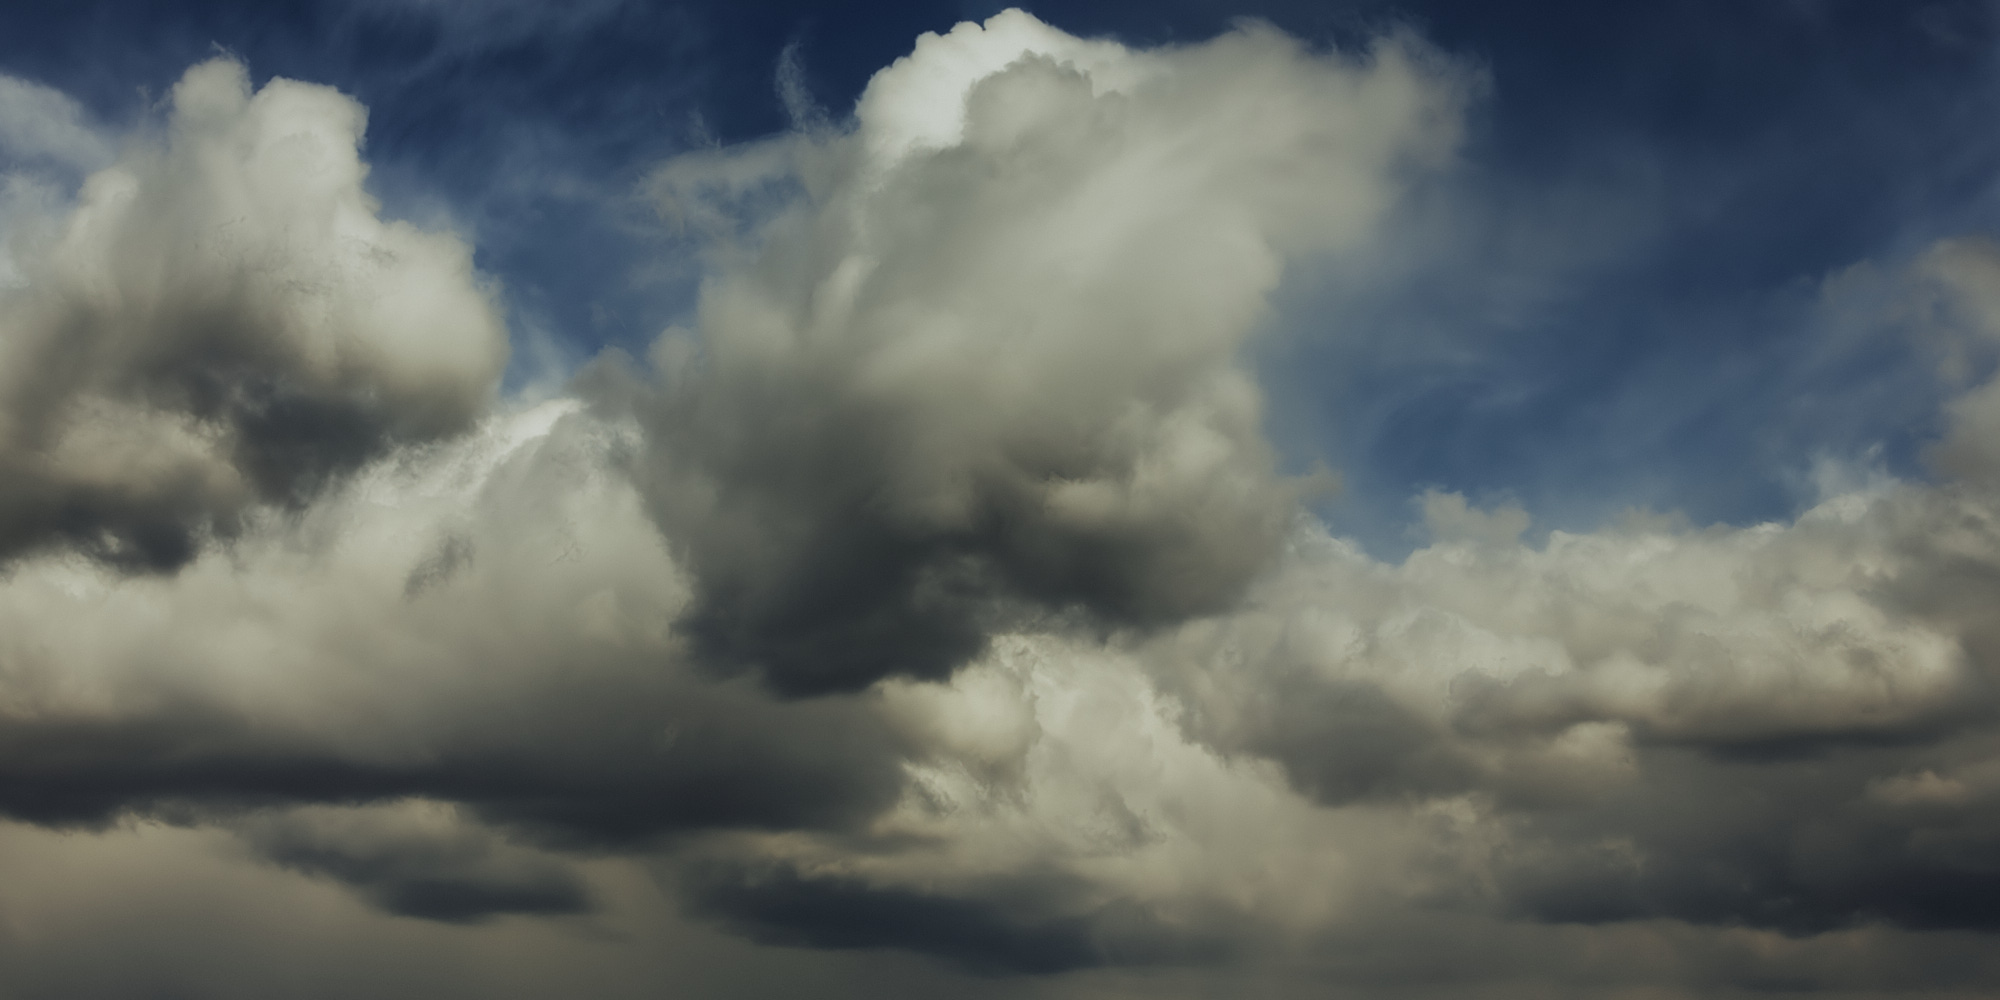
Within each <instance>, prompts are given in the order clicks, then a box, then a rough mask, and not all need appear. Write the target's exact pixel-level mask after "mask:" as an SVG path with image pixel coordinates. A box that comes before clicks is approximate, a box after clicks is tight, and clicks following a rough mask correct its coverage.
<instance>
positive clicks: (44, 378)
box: [0, 60, 507, 569]
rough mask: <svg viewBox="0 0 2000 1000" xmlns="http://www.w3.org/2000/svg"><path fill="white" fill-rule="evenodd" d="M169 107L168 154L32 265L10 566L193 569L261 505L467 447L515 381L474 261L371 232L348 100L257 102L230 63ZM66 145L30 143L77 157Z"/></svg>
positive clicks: (17, 341)
mask: <svg viewBox="0 0 2000 1000" xmlns="http://www.w3.org/2000/svg"><path fill="white" fill-rule="evenodd" d="M170 100H171V105H172V110H171V113H170V116H169V119H168V122H167V125H166V134H165V136H164V137H163V140H162V141H160V142H158V143H157V144H155V143H140V144H138V145H135V146H134V147H133V148H131V149H130V150H129V151H128V152H127V153H126V155H125V156H123V157H122V158H121V160H120V162H119V163H117V164H116V165H114V166H111V167H109V168H106V169H104V170H102V171H99V172H97V173H95V174H93V175H91V177H90V179H89V181H88V182H87V183H86V184H85V185H84V187H83V191H82V193H81V195H80V196H79V198H78V204H77V205H76V207H75V208H74V210H73V211H72V212H71V214H70V216H69V218H68V219H67V220H66V221H65V222H64V223H63V224H62V226H61V230H60V232H59V233H57V234H53V235H51V236H49V237H47V238H45V239H44V240H42V241H39V242H37V243H36V244H34V245H31V246H27V247H18V248H16V249H15V251H14V254H15V256H16V257H18V258H23V259H24V260H25V263H24V264H23V265H22V270H23V274H24V277H25V279H26V280H25V287H22V288H17V289H14V290H12V291H9V292H7V293H6V300H5V303H4V306H0V308H4V312H0V323H4V324H5V326H4V337H0V350H4V352H5V355H4V357H0V379H4V381H0V469H4V470H5V475H4V476H0V512H4V513H0V556H12V555H17V554H19V553H22V552H27V551H32V550H34V549H36V548H42V547H47V546H50V545H57V544H65V545H69V546H73V547H78V548H81V549H83V550H85V551H88V552H90V553H92V554H93V555H96V556H98V557H100V558H103V559H107V560H110V561H112V562H116V563H120V564H124V565H133V566H141V567H150V568H158V569H171V568H174V567H177V566H179V565H180V564H182V563H184V562H186V561H187V560H188V559H189V558H191V557H192V555H193V553H194V550H195V546H196V545H197V544H198V541H199V540H200V539H201V538H203V537H212V536H218V535H219V536H224V537H226V536H229V535H233V534H235V533H236V532H237V531H238V530H239V529H240V522H241V521H242V519H243V518H244V517H245V516H246V515H247V514H248V513H249V512H250V511H251V510H252V509H253V508H254V507H255V506H256V505H259V504H276V505H279V506H284V507H297V506H298V505H301V504H304V503H307V502H309V501H310V500H311V499H312V498H313V496H314V495H316V494H317V493H318V492H319V491H320V490H321V489H323V488H324V487H325V486H327V485H328V484H329V483H330V482H331V481H332V480H333V479H334V478H336V477H338V476H340V475H341V474H344V473H346V472H349V471H351V470H353V469H355V468H358V467H359V466H360V465H362V464H363V463H365V462H367V461H368V460H370V459H373V458H375V457H377V456H379V455H381V454H383V453H384V452H385V451H387V450H388V449H389V448H391V447H393V446H395V445H397V444H404V443H417V442H422V441H426V440H431V439H435V438H437V437H440V436H443V435H448V434H452V433H456V432H459V431H462V430H464V429H466V428H468V427H469V426H470V425H471V423H472V421H473V420H474V419H476V418H477V417H478V416H479V414H480V413H481V412H482V411H483V410H484V409H485V408H486V406H487V405H488V404H489V402H490V400H491V398H492V394H493V389H494V385H495V382H496V380H497V379H498V377H499V373H500V368H501V366H502V365H503V364H504V363H505V361H506V357H507V343H506V334H505V330H504V328H503V326H502V324H501V322H500V319H499V316H498V315H497V313H496V312H495V310H494V308H493V306H492V304H491V302H490V301H489V300H488V296H487V293H486V292H485V290H484V289H482V288H481V287H480V286H479V284H478V282H477V280H476V279H475V277H474V275H473V273H472V267H471V255H470V253H469V252H468V250H467V249H466V248H465V246H464V245H463V244H461V243H459V242H458V241H457V240H456V239H454V238H452V237H450V236H446V235H439V234H432V233H424V232H421V231H419V230H416V229H414V228H412V227H410V226H408V225H406V224H401V223H385V222H383V221H382V220H381V219H380V218H378V217H377V215H376V208H375V204H374V202H373V199H371V198H370V197H369V196H368V194H367V193H366V192H365V191H364V190H363V188H362V181H363V178H364V177H365V176H366V168H365V167H364V166H363V165H362V163H361V160H360V156H359V149H358V144H359V142H360V140H361V129H362V122H363V118H364V115H363V113H362V110H361V108H360V107H359V106H357V105H356V104H355V103H354V102H353V101H352V100H350V99H348V98H346V97H343V96H341V95H340V94H338V93H335V92H334V91H332V90H330V89H327V88H324V87H316V86H309V85H305V84H299V83H293V82H291V81H287V80H278V81H274V82H272V83H271V84H270V85H268V86H266V87H265V88H264V89H263V90H261V91H258V92H257V93H255V94H252V93H251V91H250V86H249V81H248V80H247V78H246V77H245V74H244V71H243V67H242V66H240V65H238V64H236V63H234V62H229V61H226V60H218V61H214V62H209V63H205V64H203V65H201V66H197V67H195V68H194V69H192V70H189V71H188V74H187V76H186V77H184V78H183V79H182V80H181V82H180V83H179V84H177V85H176V86H175V87H174V91H173V94H172V97H171V99H170ZM30 113H32V111H30ZM48 117H49V114H48V112H46V111H44V112H42V119H41V120H43V121H46V119H47V118H48ZM63 124H64V123H62V122H60V120H58V121H57V122H56V123H53V124H44V125H41V126H39V127H29V126H25V125H24V126H21V127H20V129H19V130H20V131H23V132H25V133H27V134H28V135H29V136H30V137H31V138H32V137H34V136H38V135H39V136H55V137H56V138H57V139H62V138H63V137H64V136H65V135H69V136H71V138H69V139H67V140H65V141H59V142H55V143H54V146H55V147H60V148H61V149H71V148H72V147H75V146H77V145H78V144H79V142H80V141H81V140H77V139H75V138H74V137H73V133H67V132H65V131H63V129H62V127H61V126H62V125H63Z"/></svg>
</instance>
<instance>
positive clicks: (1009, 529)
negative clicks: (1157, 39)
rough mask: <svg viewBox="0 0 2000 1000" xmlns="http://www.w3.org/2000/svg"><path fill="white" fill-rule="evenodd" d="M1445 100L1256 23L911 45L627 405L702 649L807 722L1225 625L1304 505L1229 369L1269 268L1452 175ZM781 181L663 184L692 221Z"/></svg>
mask: <svg viewBox="0 0 2000 1000" xmlns="http://www.w3.org/2000/svg"><path fill="white" fill-rule="evenodd" d="M1462 84H1463V81H1462V80H1461V79H1460V78H1459V77H1457V76H1455V75H1454V74H1453V73H1452V72H1450V71H1449V69H1448V67H1446V66H1444V65H1443V64H1442V63H1440V62H1439V61H1437V60H1435V59H1432V58H1431V57H1429V56H1428V55H1426V53H1424V52H1423V51H1422V50H1421V48H1419V47H1417V46H1416V45H1415V44H1414V43H1410V42H1405V41H1395V40H1391V41H1385V42H1383V43H1381V44H1380V45H1378V46H1377V47H1376V48H1375V49H1374V50H1372V51H1371V52H1369V53H1367V54H1365V55H1362V56H1348V55H1342V54H1313V53H1310V52H1307V51H1305V50H1304V49H1303V48H1302V47H1301V46H1300V45H1299V44H1298V43H1297V42H1295V41H1293V40H1291V39H1288V38H1286V37H1284V36H1282V35H1279V34H1277V33H1276V32H1274V31H1271V30H1269V29H1267V28H1261V27H1249V28H1245V29H1242V30H1239V31H1237V32H1234V33H1232V34H1229V35H1225V36H1223V37H1222V38H1220V39H1217V40H1215V41H1213V42H1210V43H1207V44H1204V45H1201V46H1195V47H1190V48H1187V49H1184V50H1173V51H1161V52H1152V53H1140V52H1134V51H1131V50H1127V49H1124V48H1123V47H1120V46H1117V45H1115V44H1112V43H1108V42H1082V41H1079V40H1077V39H1073V38H1070V37H1069V36H1067V35H1063V34H1061V33H1060V32H1057V31H1055V30H1054V29H1051V28H1049V27H1047V26H1046V25H1043V24H1041V23H1040V22H1038V21H1035V20H1034V19H1033V18H1031V17H1029V16H1027V15H1025V14H1021V13H1018V12H1010V13H1006V14H1002V15H998V16H996V17H995V18H993V19H992V20H991V21H989V22H987V23H986V24H985V25H984V26H980V25H973V24H966V25H961V26H960V27H958V28H956V29H954V30H953V31H952V33H951V34H949V35H946V36H935V35H932V36H926V37H924V38H922V39H920V40H919V41H918V44H917V48H916V50H915V52H913V53H912V54H911V55H910V56H909V57H907V58H905V59H903V60H900V61H898V62H897V63H896V64H895V65H894V66H891V67H890V68H888V69H885V70H883V71H882V72H881V73H880V74H878V75H877V77H876V78H875V79H874V80H873V81H872V82H871V83H870V84H869V87H868V90H867V91H866V92H865V93H864V94H863V95H862V98H861V100H860V103H859V105H858V107H857V110H856V122H855V127H854V130H853V132H852V133H850V134H842V135H834V136H828V137H824V138H818V137H804V138H801V139H798V140H796V141H794V142H793V144H792V146H791V155H792V156H793V158H794V161H795V163H796V166H795V168H794V169H795V171H796V176H797V177H798V183H799V184H800V185H801V186H802V187H803V189H804V192H805V196H804V197H803V198H802V199H801V200H800V201H799V202H797V203H796V204H795V205H794V206H793V207H792V209H791V210H790V211H788V212H786V213H784V214H782V215H780V216H779V217H778V218H776V219H775V220H773V221H771V222H770V223H769V224H768V225H767V226H766V227H765V228H764V229H763V231H762V233H761V238H760V240H759V241H758V242H757V244H756V247H757V249H756V251H755V253H754V255H753V256H751V257H749V258H748V259H744V260H741V261H739V262H736V263H731V264H725V265H723V266H722V267H721V268H720V270H719V271H718V273H717V274H716V275H715V276H714V277H713V278H712V279H711V280H710V283H709V284H708V285H707V286H706V288H705V290H704V293H703V295H702V299H701V302H700V306H699V310H698V313H699V318H698V327H699V341H698V344H699V346H698V348H697V351H696V354H695V355H694V356H692V357H683V359H682V361H681V362H672V359H671V358H668V359H666V361H667V363H668V365H667V366H668V367H670V368H673V369H674V370H673V371H670V372H669V373H668V374H667V375H666V377H665V379H664V384H660V385H652V386H646V387H644V388H642V389H640V390H638V391H637V393H636V402H635V403H634V404H633V405H634V406H635V411H634V412H636V413H637V415H638V419H640V420H641V421H642V423H643V424H644V425H645V427H646V433H647V439H648V441H649V443H650V444H651V448H650V449H649V450H648V451H647V452H646V453H645V454H644V455H643V456H642V457H641V459H640V462H641V471H640V474H641V476H642V481H643V483H644V489H645V490H646V493H647V496H648V499H649V502H650V505H651V509H652V511H653V515H654V518H655V520H656V521H657V523H659V525H660V526H661V530H662V531H663V532H664V533H665V534H666V535H667V536H668V537H669V538H671V539H673V540H674V542H675V544H676V545H678V546H680V551H681V552H683V553H684V555H685V558H686V559H687V560H688V561H689V565H690V570H691V572H692V573H693V574H694V578H695V582H696V599H695V603H694V606H693V607H692V608H691V609H690V610H689V612H688V615H687V617H686V619H685V620H684V622H683V628H684V629H685V631H686V633H687V634H688V635H689V636H690V637H692V638H693V639H694V640H695V642H696V644H697V645H698V647H699V649H700V651H701V654H702V655H703V656H704V657H706V658H708V659H709V660H711V661H713V662H715V663H717V664H719V665H720V666H722V667H724V668H725V669H728V670H737V671H749V672H754V673H756V674H758V675H759V676H761V677H763V678H764V679H765V681H766V682H767V683H769V684H770V685H771V686H772V687H773V688H774V689H776V690H778V691H781V692H784V693H787V694H792V695H805V694H816V693H824V692H828V691H844V690H856V689H859V688H862V687H865V686H866V685H868V684H869V683H871V682H873V681H875V680H876V679H878V678H881V677H885V676H898V675H901V676H915V677H927V678H940V677H944V676H946V675H948V674H949V673H950V671H951V670H953V669H954V668H956V667H957V666H958V665H960V664H962V663H964V662H966V661H967V660H968V659H970V658H971V657H973V656H975V655H977V653H978V652H979V651H980V649H981V648H982V647H983V646H984V643H985V636H986V634H987V633H989V632H990V631H993V630H995V629H1002V628H1008V627H1012V626H1015V625H1018V624H1019V623H1021V622H1024V621H1026V620H1029V619H1030V618H1032V617H1034V616H1036V615H1046V614H1056V615H1063V614H1072V613H1073V614H1081V615H1083V616H1085V617H1087V618H1092V619H1095V620H1101V621H1105V622H1110V623H1115V624H1148V623H1158V622H1167V621H1172V620H1174V619H1176V618H1179V617H1182V616H1184V615H1187V614H1191V613H1196V612H1200V611H1210V610H1215V609H1218V608H1221V607H1223V606H1225V605H1226V604H1227V603H1228V602H1230V601H1231V600H1232V599H1233V598H1234V597H1235V596H1236V595H1237V594H1238V593H1239V592H1240V591H1241V589H1242V587H1243V586H1244V584H1245V583H1246V582H1247V581H1248V580H1249V578H1250V577H1251V576H1252V575H1254V574H1255V573H1256V572H1257V571H1258V569H1259V568H1260V567H1261V566H1262V565H1263V563H1264V562H1265V560H1266V558H1267V557H1268V555H1269V554H1270V553H1271V552H1272V551H1273V550H1274V549H1275V547H1276V546H1277V545H1278V543H1279V541H1280V539H1281V538H1282V537H1283V534H1284V532H1285V530H1286V528H1287V526H1288V525H1289V523H1290V519H1291V517H1292V514H1293V509H1294V502H1295V498H1296V497H1297V495H1298V494H1299V492H1300V490H1301V489H1302V488H1303V486H1304V484H1301V483H1299V482H1295V481H1290V480H1287V479H1285V478H1284V477H1281V476H1280V475H1278V474H1277V472H1276V469H1275V467H1274V462H1273V458H1272V455H1271V450H1270V448H1269V446H1268V445H1267V444H1266V443H1265V441H1264V439H1263V436H1262V431H1261V428H1260V421H1261V419H1262V414H1261V400H1260V396H1259V393H1258V390H1257V388H1256V386H1255V384H1254V382H1253V381H1252V380H1251V378H1250V375H1249V372H1248V371H1247V370H1246V368H1245V367H1244V366H1243V364H1242V362H1241V358H1240V355H1241V352H1242V349H1243V346H1244V344H1245V341H1246V340H1247V338H1248V337H1250V336H1251V334H1252V333H1253V332H1254V331H1255V330H1256V329H1257V328H1258V326H1259V324H1260V323H1261V322H1262V321H1263V320H1264V318H1265V302H1266V297H1267V295H1268V294H1269V293H1270V292H1271V290H1272V289H1273V287H1274V286H1275V285H1276V283H1277V282H1278V280H1279V278H1280V276H1281V274H1282V273H1283V270H1284V261H1285V259H1286V255H1287V254H1292V253H1300V252H1305V251H1308V250H1334V249H1341V248H1352V247H1354V246H1356V245H1358V244H1359V243H1360V242H1361V241H1363V240H1365V239H1366V237H1367V236H1368V234H1369V231H1370V227H1371V225H1372V224H1373V222H1374V221H1375V220H1376V219H1377V217H1378V216H1379V215H1380V214H1381V212H1382V211H1383V209H1384V207H1385V206H1386V205H1387V204H1388V203H1389V202H1390V201H1391V200H1392V199H1393V197H1394V196H1395V193H1396V191H1397V189H1398V186H1399V183H1400V180H1401V178H1402V176H1403V175H1404V173H1405V172H1406V171H1409V170H1415V169H1420V168H1422V167H1423V166H1425V165H1427V164H1433V163H1435V162H1437V161H1438V160H1439V159H1440V158H1442V157H1444V156H1446V155H1447V154H1448V152H1449V150H1450V148H1451V145H1452V141H1453V139H1454V137H1455V135H1456V108H1457V107H1458V104H1459V102H1460V100H1461V98H1462V95H1463V87H1462ZM771 156H772V148H771V147H769V146H760V147H756V148H754V149H752V150H750V151H749V152H748V153H747V154H746V156H745V158H744V159H743V160H742V161H741V162H742V163H743V166H742V167H741V169H740V171H736V172H733V173H732V172H731V171H728V170H725V169H723V168H722V166H721V165H720V164H718V163H716V162H715V158H714V157H713V156H712V155H704V156H703V158H702V159H701V160H700V161H699V163H700V164H701V165H702V166H701V169H699V170H697V169H696V168H695V167H693V166H690V165H686V164H681V163H676V164H670V165H669V166H667V167H666V168H664V169H663V171H662V172H661V173H660V174H659V175H658V179H657V180H656V182H655V183H656V185H657V186H658V187H657V189H659V190H661V191H662V192H663V193H668V194H671V195H672V196H673V201H672V202H671V204H672V206H673V207H674V211H675V212H677V213H678V214H680V215H682V216H687V215H690V214H692V210H691V209H689V208H687V207H685V206H686V204H687V199H688V197H689V195H690V193H691V192H692V191H694V190H697V189H696V188H694V187H692V185H695V184H697V183H698V182H700V179H702V178H713V180H710V181H706V182H704V183H708V184H710V185H716V184H720V185H722V187H721V188H719V189H718V190H728V191H740V190H743V189H744V185H745V184H747V183H749V182H748V181H746V180H743V179H739V178H751V177H761V176H767V175H768V172H769V161H770V159H771ZM703 204H708V205H710V206H711V207H712V206H713V205H714V203H713V202H704V203H703ZM696 217H700V216H699V215H696ZM675 349H676V350H678V349H679V348H675Z"/></svg>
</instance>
